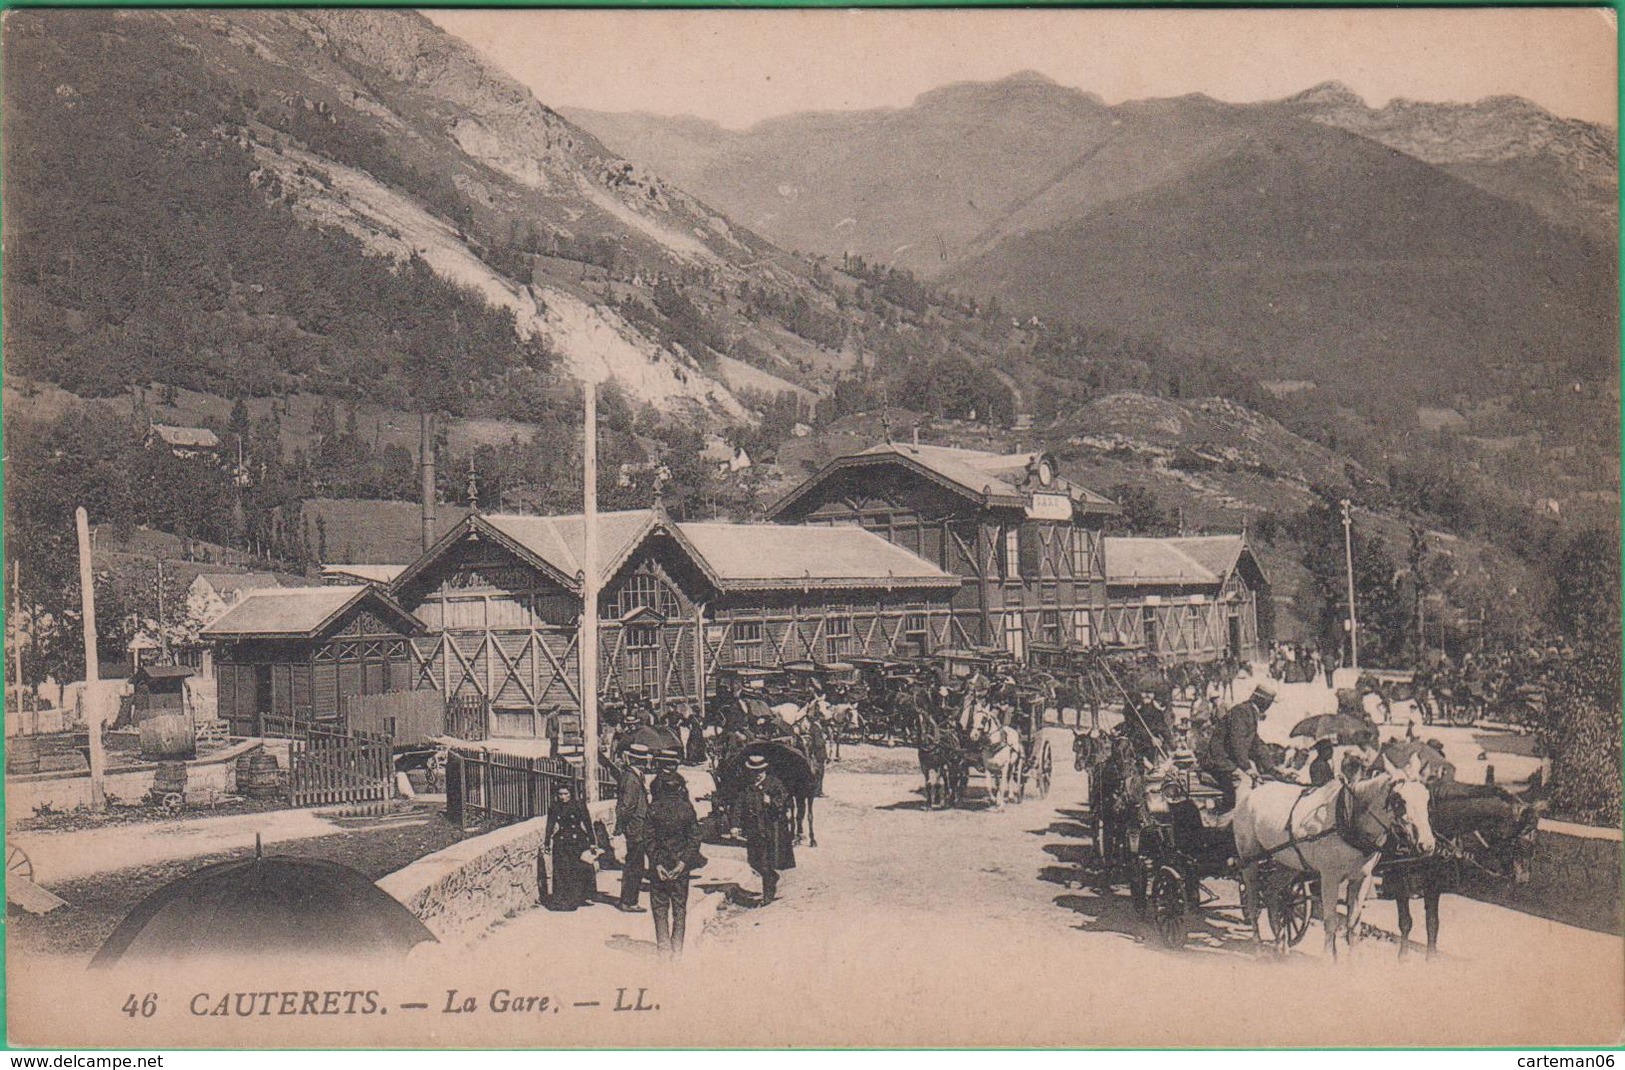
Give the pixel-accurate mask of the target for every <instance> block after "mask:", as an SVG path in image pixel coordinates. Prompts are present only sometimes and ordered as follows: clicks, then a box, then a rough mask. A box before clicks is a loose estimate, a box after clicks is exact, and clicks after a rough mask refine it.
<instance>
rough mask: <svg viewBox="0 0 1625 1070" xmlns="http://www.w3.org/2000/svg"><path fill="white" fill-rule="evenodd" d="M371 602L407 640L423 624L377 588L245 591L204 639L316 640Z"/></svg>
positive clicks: (305, 588)
mask: <svg viewBox="0 0 1625 1070" xmlns="http://www.w3.org/2000/svg"><path fill="white" fill-rule="evenodd" d="M369 601H370V602H375V603H376V604H377V606H378V607H379V608H381V609H382V610H383V611H384V612H385V614H386V615H387V616H391V617H393V618H395V620H396V622H397V623H398V624H399V625H400V627H401V630H402V631H403V632H405V633H407V634H409V635H415V634H418V633H420V632H422V631H424V630H425V629H424V626H423V622H422V621H420V620H418V619H417V618H416V617H414V616H412V614H410V613H408V612H407V611H406V610H404V609H402V608H401V606H400V605H399V603H397V602H396V601H395V600H394V599H393V598H390V597H388V596H387V595H385V594H384V593H383V592H381V591H380V590H379V589H378V588H376V587H373V586H370V585H367V584H358V585H354V586H344V587H279V588H277V589H276V590H262V591H250V592H249V593H248V594H247V595H246V596H245V597H244V598H243V600H242V601H241V602H238V603H237V604H236V605H235V606H232V607H231V608H230V609H229V610H227V611H226V612H225V613H224V614H222V615H221V617H220V619H219V620H217V621H215V622H214V623H213V624H211V625H209V626H208V627H206V628H204V629H203V636H204V637H205V638H208V639H316V638H319V637H320V636H322V635H323V634H324V633H325V632H327V630H328V629H329V628H331V627H332V626H333V625H334V624H336V623H337V622H338V621H339V620H340V619H341V618H342V617H343V616H344V615H345V614H346V613H348V612H349V611H350V610H351V609H353V608H355V607H356V606H358V605H360V604H361V603H362V602H369Z"/></svg>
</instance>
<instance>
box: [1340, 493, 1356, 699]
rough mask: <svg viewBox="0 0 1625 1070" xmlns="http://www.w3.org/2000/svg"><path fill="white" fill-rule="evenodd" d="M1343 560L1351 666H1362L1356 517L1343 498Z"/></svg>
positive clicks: (1353, 667) (1346, 500)
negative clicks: (1357, 615)
mask: <svg viewBox="0 0 1625 1070" xmlns="http://www.w3.org/2000/svg"><path fill="white" fill-rule="evenodd" d="M1343 562H1344V564H1345V565H1346V566H1347V568H1348V579H1349V668H1351V669H1358V668H1359V667H1360V635H1359V624H1358V622H1357V621H1356V619H1355V613H1354V517H1353V514H1352V512H1351V507H1350V504H1349V500H1348V499H1347V498H1344V499H1343Z"/></svg>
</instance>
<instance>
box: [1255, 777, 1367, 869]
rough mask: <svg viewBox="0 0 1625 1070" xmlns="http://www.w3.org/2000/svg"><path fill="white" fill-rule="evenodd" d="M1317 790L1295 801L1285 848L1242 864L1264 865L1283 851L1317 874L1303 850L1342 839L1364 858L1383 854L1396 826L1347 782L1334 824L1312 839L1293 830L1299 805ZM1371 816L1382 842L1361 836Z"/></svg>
mask: <svg viewBox="0 0 1625 1070" xmlns="http://www.w3.org/2000/svg"><path fill="white" fill-rule="evenodd" d="M1316 790H1318V789H1317V788H1313V787H1309V788H1304V789H1303V790H1302V791H1301V792H1299V793H1298V797H1297V798H1296V799H1293V800H1292V809H1291V810H1289V811H1287V816H1286V829H1287V841H1286V842H1285V843H1283V844H1281V845H1280V846H1279V847H1272V848H1270V849H1269V850H1267V851H1265V852H1264V853H1263V854H1261V855H1254V856H1253V857H1251V858H1244V859H1241V864H1242V865H1244V866H1250V865H1252V864H1253V863H1254V862H1261V861H1263V860H1264V859H1267V858H1274V856H1276V855H1278V854H1280V853H1281V852H1282V851H1285V850H1288V849H1290V850H1291V851H1292V853H1293V854H1295V855H1297V856H1298V865H1299V866H1300V867H1301V869H1302V870H1303V871H1304V872H1306V873H1307V872H1313V870H1314V868H1315V867H1314V866H1312V865H1310V864H1309V860H1308V859H1307V858H1305V857H1304V856H1303V848H1304V845H1306V844H1311V843H1318V842H1319V841H1321V840H1324V839H1327V838H1329V837H1332V836H1342V837H1343V842H1344V843H1346V844H1348V846H1349V847H1351V848H1352V849H1354V850H1356V851H1359V852H1361V853H1362V854H1376V853H1377V852H1378V851H1381V850H1382V847H1383V844H1384V843H1386V842H1387V841H1388V839H1389V838H1390V837H1392V836H1393V835H1394V826H1393V824H1392V823H1391V822H1390V821H1388V820H1386V819H1385V818H1384V817H1383V815H1381V814H1379V813H1378V812H1377V811H1376V809H1375V808H1373V807H1370V806H1367V805H1365V804H1364V803H1361V802H1360V797H1359V796H1358V795H1356V794H1354V791H1353V789H1352V788H1350V787H1349V785H1348V783H1347V782H1344V783H1343V784H1342V785H1341V786H1340V787H1339V788H1338V791H1337V798H1336V800H1334V806H1335V816H1334V818H1333V820H1332V823H1331V824H1330V825H1329V826H1328V827H1326V828H1324V829H1321V830H1320V831H1319V832H1317V833H1314V834H1313V835H1311V836H1298V835H1296V834H1295V833H1293V831H1292V827H1293V825H1294V824H1295V823H1296V819H1297V816H1298V804H1299V803H1301V802H1303V800H1304V799H1307V798H1308V797H1309V796H1310V795H1313V794H1314V793H1315V791H1316ZM1356 807H1358V809H1356ZM1367 815H1369V816H1370V817H1371V819H1372V820H1374V821H1376V823H1377V824H1378V825H1379V826H1381V828H1382V830H1383V831H1382V834H1381V836H1380V837H1379V838H1375V839H1373V838H1369V837H1366V836H1364V835H1363V834H1361V833H1360V831H1359V828H1360V825H1359V821H1360V818H1361V817H1364V816H1367ZM1356 838H1358V840H1359V841H1360V842H1355V841H1356Z"/></svg>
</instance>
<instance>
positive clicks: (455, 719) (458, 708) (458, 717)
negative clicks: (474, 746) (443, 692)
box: [446, 695, 491, 742]
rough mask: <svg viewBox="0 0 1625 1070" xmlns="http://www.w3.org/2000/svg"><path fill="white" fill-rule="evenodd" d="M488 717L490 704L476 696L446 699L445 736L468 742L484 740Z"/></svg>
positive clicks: (488, 721) (488, 722)
mask: <svg viewBox="0 0 1625 1070" xmlns="http://www.w3.org/2000/svg"><path fill="white" fill-rule="evenodd" d="M490 715H491V708H490V703H488V702H487V701H486V700H485V699H483V698H481V697H480V696H478V695H463V696H461V697H458V698H452V699H447V700H446V734H447V735H448V736H451V737H452V738H453V739H466V740H468V741H470V742H474V741H477V740H481V739H485V738H486V735H487V731H486V729H487V727H488V726H489V724H490Z"/></svg>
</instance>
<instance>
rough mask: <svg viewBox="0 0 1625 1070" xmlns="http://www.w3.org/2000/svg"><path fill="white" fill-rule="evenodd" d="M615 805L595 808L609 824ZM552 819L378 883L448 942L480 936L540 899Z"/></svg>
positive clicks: (487, 838) (467, 845)
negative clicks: (539, 868)
mask: <svg viewBox="0 0 1625 1070" xmlns="http://www.w3.org/2000/svg"><path fill="white" fill-rule="evenodd" d="M614 807H615V804H614V803H613V802H608V803H597V804H594V805H593V806H592V808H591V809H592V813H593V818H594V819H595V820H605V819H606V818H607V816H608V815H609V813H610V812H611V811H613V810H614ZM546 830H547V819H546V818H544V817H537V818H532V819H531V820H529V821H521V822H519V823H517V824H513V825H506V826H504V827H502V828H499V829H497V830H496V831H495V832H487V833H486V834H484V835H483V836H474V837H471V838H469V839H466V840H464V841H463V842H461V843H456V844H453V845H452V846H450V847H447V848H445V849H444V850H441V851H436V852H435V853H434V854H432V855H427V856H425V857H423V858H420V859H418V860H417V861H416V862H413V863H412V864H411V865H409V866H407V867H405V868H404V869H399V870H396V871H395V872H394V873H391V874H389V875H388V876H387V877H384V878H383V879H381V880H380V881H378V887H380V888H382V889H383V890H384V891H385V892H388V893H389V894H390V895H391V896H394V897H395V898H396V899H397V900H399V901H400V902H401V903H404V904H405V905H406V908H407V909H408V910H410V911H411V912H412V913H413V914H415V915H417V916H418V918H420V919H421V920H422V921H423V924H425V925H427V926H428V927H429V930H430V931H431V932H433V933H434V934H435V936H436V937H438V938H439V939H440V940H441V941H442V942H445V941H447V940H448V939H450V938H455V937H458V936H474V935H476V934H478V933H480V932H483V931H484V930H485V929H487V928H489V927H490V926H491V925H492V924H493V923H495V922H497V921H499V920H501V919H502V918H504V917H506V916H507V915H509V914H511V913H513V912H514V911H518V910H526V909H528V908H530V907H533V906H535V905H536V904H537V902H538V901H539V899H540V892H539V890H538V886H537V881H536V862H537V856H538V854H539V853H540V851H541V847H542V836H543V834H544V833H545V832H546Z"/></svg>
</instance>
